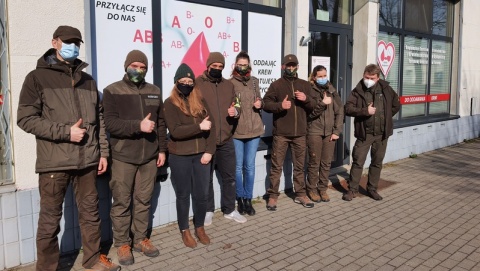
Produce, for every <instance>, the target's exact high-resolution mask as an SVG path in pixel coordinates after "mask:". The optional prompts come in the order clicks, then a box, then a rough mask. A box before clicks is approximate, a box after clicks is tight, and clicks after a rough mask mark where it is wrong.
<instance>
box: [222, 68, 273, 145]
mask: <svg viewBox="0 0 480 271" xmlns="http://www.w3.org/2000/svg"><path fill="white" fill-rule="evenodd" d="M229 80H230V82H232V84H233V86H234V87H235V96H236V97H237V98H238V100H239V101H240V107H241V108H242V114H241V115H240V118H239V119H238V125H237V129H235V134H234V135H233V137H234V138H238V139H242V138H254V137H258V136H261V135H262V134H263V133H264V132H265V131H264V129H263V121H262V115H261V109H256V108H255V107H254V106H253V103H254V102H255V101H256V100H257V98H259V99H261V98H262V96H260V87H259V85H258V79H257V78H256V77H253V76H252V77H245V76H233V77H232V78H230V79H229Z"/></svg>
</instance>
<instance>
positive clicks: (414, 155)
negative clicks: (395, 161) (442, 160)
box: [408, 152, 417, 158]
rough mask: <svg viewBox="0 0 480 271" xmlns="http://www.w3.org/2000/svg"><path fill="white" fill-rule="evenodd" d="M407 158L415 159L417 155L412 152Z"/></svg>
mask: <svg viewBox="0 0 480 271" xmlns="http://www.w3.org/2000/svg"><path fill="white" fill-rule="evenodd" d="M408 157H410V158H417V154H416V153H413V152H412V153H410V155H409V156H408Z"/></svg>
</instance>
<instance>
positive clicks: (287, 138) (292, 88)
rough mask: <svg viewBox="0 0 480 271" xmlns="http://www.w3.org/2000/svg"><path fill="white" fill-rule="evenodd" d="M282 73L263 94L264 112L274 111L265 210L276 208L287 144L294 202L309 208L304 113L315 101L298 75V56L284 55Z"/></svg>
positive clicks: (311, 108) (307, 112)
mask: <svg viewBox="0 0 480 271" xmlns="http://www.w3.org/2000/svg"><path fill="white" fill-rule="evenodd" d="M282 68H283V76H282V77H281V78H279V79H277V80H276V81H274V82H273V83H272V84H271V85H270V87H269V88H268V90H267V93H266V94H265V96H263V102H264V106H263V109H264V110H265V112H269V113H273V143H272V156H271V157H272V158H271V159H272V167H271V169H270V187H269V188H268V190H267V194H268V196H269V199H268V203H267V210H269V211H275V210H277V200H278V196H279V195H280V193H279V187H280V175H281V174H282V168H283V163H284V160H285V156H286V153H287V149H288V147H289V146H290V148H291V151H292V159H293V185H294V189H295V199H294V202H295V203H298V204H302V205H303V206H304V207H305V208H312V207H313V206H314V204H313V202H312V201H311V200H310V199H309V198H308V197H307V194H306V188H305V179H304V177H305V175H304V171H303V166H304V164H305V151H306V149H307V143H306V135H307V115H308V114H309V113H310V112H311V111H312V110H313V108H314V107H315V105H316V101H315V100H314V99H312V98H311V97H312V87H311V86H310V83H308V82H307V81H305V80H302V79H300V78H298V75H297V70H298V59H297V56H295V55H293V54H290V55H286V56H285V57H284V58H283V62H282Z"/></svg>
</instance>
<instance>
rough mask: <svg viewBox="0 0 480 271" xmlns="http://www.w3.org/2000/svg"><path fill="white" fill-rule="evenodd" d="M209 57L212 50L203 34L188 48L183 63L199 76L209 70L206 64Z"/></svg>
mask: <svg viewBox="0 0 480 271" xmlns="http://www.w3.org/2000/svg"><path fill="white" fill-rule="evenodd" d="M209 55H210V50H209V49H208V44H207V41H206V40H205V35H204V34H203V32H201V33H200V34H198V36H197V38H196V39H195V40H194V41H193V43H192V45H191V46H190V48H188V51H187V53H186V54H185V56H184V57H183V59H182V62H181V63H185V64H187V65H188V66H189V67H190V68H191V69H192V70H193V73H194V74H195V76H199V75H201V74H202V73H203V72H204V71H205V70H206V69H207V64H206V63H207V58H208V56H209Z"/></svg>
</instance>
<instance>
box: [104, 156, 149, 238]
mask: <svg viewBox="0 0 480 271" xmlns="http://www.w3.org/2000/svg"><path fill="white" fill-rule="evenodd" d="M156 174H157V163H156V160H155V159H153V160H151V161H150V162H148V163H146V164H143V165H134V164H130V163H125V162H122V161H119V160H115V159H113V161H112V179H111V180H110V189H111V190H112V197H113V203H112V209H111V211H110V218H111V220H112V228H113V241H114V245H115V246H116V247H121V246H123V245H129V246H131V245H132V239H131V238H130V230H131V232H132V234H133V238H134V239H133V241H134V244H136V243H139V242H140V241H142V240H143V239H145V238H146V237H147V230H148V222H149V216H150V200H151V198H152V194H153V188H154V185H155V177H156ZM132 199H133V202H132ZM132 217H133V218H132ZM130 225H131V227H130Z"/></svg>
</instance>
